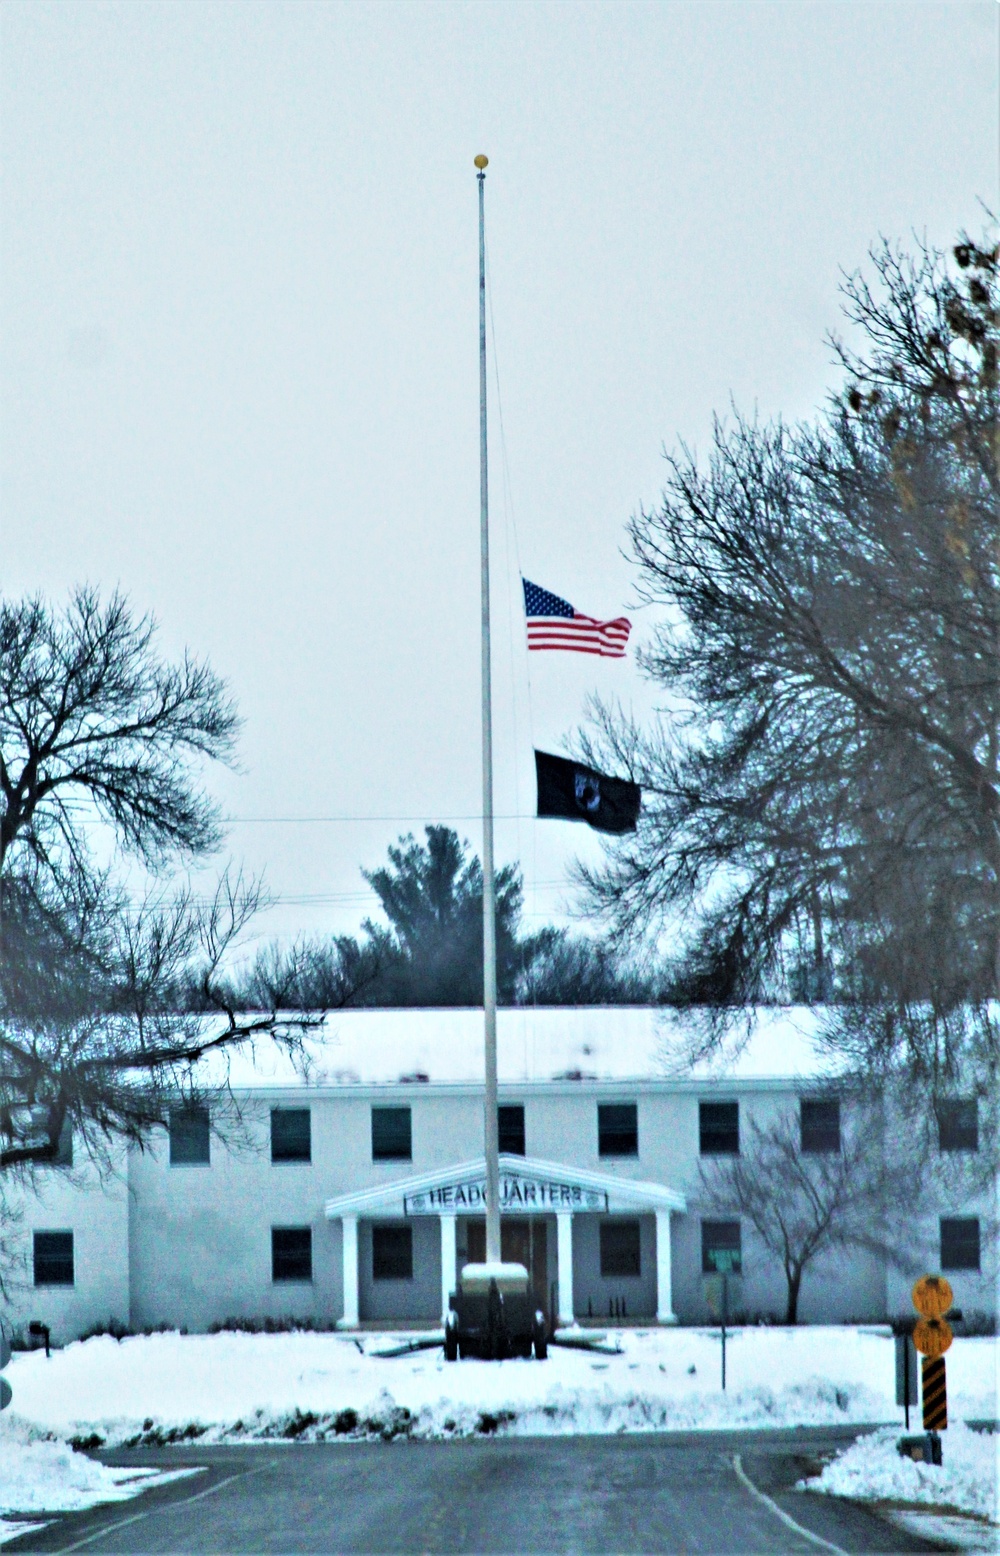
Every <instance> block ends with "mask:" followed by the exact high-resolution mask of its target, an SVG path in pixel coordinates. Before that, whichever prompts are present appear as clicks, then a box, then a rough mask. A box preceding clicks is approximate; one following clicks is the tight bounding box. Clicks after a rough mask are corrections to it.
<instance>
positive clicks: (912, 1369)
mask: <svg viewBox="0 0 1000 1556" xmlns="http://www.w3.org/2000/svg"><path fill="white" fill-rule="evenodd" d="M919 1388H920V1385H919V1383H918V1382H917V1352H916V1349H915V1347H914V1345H913V1340H912V1337H911V1336H910V1335H909V1334H897V1336H896V1404H897V1405H902V1407H903V1409H904V1410H905V1412H906V1430H907V1431H909V1430H910V1406H911V1405H915V1404H916V1403H917V1400H918V1399H919V1397H920V1394H919Z"/></svg>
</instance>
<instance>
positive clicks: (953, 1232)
mask: <svg viewBox="0 0 1000 1556" xmlns="http://www.w3.org/2000/svg"><path fill="white" fill-rule="evenodd" d="M941 1268H942V1269H943V1270H978V1269H979V1218H978V1217H977V1216H942V1217H941Z"/></svg>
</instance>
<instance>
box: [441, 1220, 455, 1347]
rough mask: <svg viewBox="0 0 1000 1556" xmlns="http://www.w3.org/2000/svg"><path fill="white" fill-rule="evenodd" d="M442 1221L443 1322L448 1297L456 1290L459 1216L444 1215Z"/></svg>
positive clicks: (445, 1315)
mask: <svg viewBox="0 0 1000 1556" xmlns="http://www.w3.org/2000/svg"><path fill="white" fill-rule="evenodd" d="M439 1220H440V1222H441V1322H442V1324H443V1323H444V1322H445V1320H446V1319H447V1317H448V1298H449V1297H450V1296H451V1294H452V1292H453V1291H454V1290H455V1274H456V1271H455V1265H456V1262H457V1259H456V1253H455V1227H456V1225H457V1222H458V1217H457V1216H453V1215H442V1216H441V1217H439Z"/></svg>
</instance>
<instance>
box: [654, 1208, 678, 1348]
mask: <svg viewBox="0 0 1000 1556" xmlns="http://www.w3.org/2000/svg"><path fill="white" fill-rule="evenodd" d="M656 1322H657V1323H658V1324H676V1322H677V1315H676V1313H675V1312H674V1292H673V1270H672V1268H671V1264H670V1211H669V1210H658V1211H657V1212H656Z"/></svg>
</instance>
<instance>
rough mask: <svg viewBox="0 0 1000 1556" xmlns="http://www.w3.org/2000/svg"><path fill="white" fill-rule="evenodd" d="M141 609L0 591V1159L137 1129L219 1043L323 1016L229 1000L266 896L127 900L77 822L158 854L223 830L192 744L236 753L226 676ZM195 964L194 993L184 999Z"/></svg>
mask: <svg viewBox="0 0 1000 1556" xmlns="http://www.w3.org/2000/svg"><path fill="white" fill-rule="evenodd" d="M153 632H154V629H153V624H152V622H151V621H150V619H149V618H141V619H137V618H136V617H135V616H134V615H133V613H132V611H131V609H130V607H129V605H128V602H127V601H126V600H124V599H123V598H122V597H121V596H119V595H114V596H113V597H112V598H111V600H110V601H109V602H108V603H107V604H106V605H102V604H101V602H100V600H99V598H98V596H97V594H96V592H95V591H93V590H90V589H81V590H79V591H77V593H76V594H75V595H74V596H73V598H72V600H71V602H70V605H69V607H68V609H67V610H65V611H64V612H62V613H57V612H54V611H52V610H51V609H50V608H49V607H48V606H47V605H46V604H45V603H44V602H42V601H40V600H37V599H34V600H28V601H24V602H21V603H13V604H12V603H7V604H4V605H3V606H2V607H0V804H2V811H0V1059H2V1063H0V1170H3V1171H6V1172H15V1173H21V1174H24V1173H30V1172H31V1170H32V1169H33V1168H34V1167H35V1166H39V1165H43V1164H51V1163H53V1162H56V1161H57V1160H58V1158H59V1152H60V1138H61V1136H62V1134H63V1131H64V1129H65V1127H66V1126H67V1125H71V1126H72V1127H73V1129H74V1130H75V1131H77V1132H78V1133H79V1134H80V1135H81V1137H82V1139H83V1140H84V1141H85V1142H86V1144H87V1146H88V1149H90V1150H91V1151H92V1152H93V1153H94V1154H95V1157H99V1155H100V1153H101V1151H102V1150H105V1149H106V1148H107V1147H108V1146H109V1144H110V1143H111V1142H113V1141H115V1140H120V1139H125V1140H129V1141H134V1142H135V1143H137V1144H140V1145H141V1144H143V1142H144V1141H145V1140H146V1138H147V1137H148V1134H149V1131H150V1130H151V1129H152V1128H153V1127H155V1126H156V1125H158V1124H162V1123H164V1122H165V1121H166V1118H167V1114H168V1109H169V1099H170V1098H171V1097H173V1098H175V1099H176V1097H177V1096H178V1095H183V1094H187V1095H189V1096H190V1095H192V1094H193V1092H194V1090H195V1085H196V1079H195V1077H196V1073H197V1071H196V1066H197V1065H198V1063H199V1061H201V1060H202V1059H203V1058H204V1057H205V1056H206V1055H207V1054H208V1053H210V1052H211V1051H213V1050H225V1049H226V1048H229V1047H232V1046H233V1045H235V1044H238V1043H242V1042H245V1041H248V1040H252V1039H254V1038H255V1037H258V1036H261V1035H264V1034H267V1035H269V1036H276V1037H278V1038H283V1039H284V1040H286V1041H289V1042H291V1041H294V1040H295V1037H296V1035H297V1034H300V1033H301V1032H302V1031H303V1030H304V1029H305V1028H307V1027H309V1026H310V1025H312V1024H314V1022H315V1019H316V1018H315V1017H312V1018H310V1017H306V1016H303V1015H297V1016H294V1017H292V1018H290V1019H282V1018H281V1017H280V1016H279V1015H278V1013H277V1011H276V1010H274V1009H271V1010H268V1011H265V1012H263V1013H261V1014H259V1015H246V1014H244V1015H239V1014H238V1013H237V1012H236V1010H235V1009H234V1008H233V1006H232V1002H231V1000H230V999H229V998H228V990H227V982H226V976H225V968H226V963H227V960H228V958H229V957H230V956H231V954H232V952H233V950H234V948H235V946H236V945H237V944H238V942H239V939H240V936H241V935H242V933H243V931H244V930H245V928H246V926H247V924H248V922H249V921H250V919H251V918H252V916H253V915H254V913H255V912H256V911H257V910H258V909H259V907H260V906H261V890H260V886H259V884H258V883H255V882H248V881H245V880H244V879H243V878H242V876H240V875H239V874H237V875H235V876H232V875H230V874H228V873H227V874H225V875H224V876H223V877H222V880H221V882H220V884H219V886H218V889H217V891H216V892H215V894H214V896H213V897H212V898H211V900H210V901H209V902H208V904H207V905H200V904H198V903H196V901H195V900H194V898H193V897H192V895H191V894H190V893H189V892H186V891H182V892H180V893H172V892H171V890H170V889H169V887H163V888H161V889H158V890H155V891H154V892H152V893H151V894H150V895H149V896H147V897H146V899H145V900H144V902H143V903H142V904H141V905H140V906H139V907H138V908H137V909H136V908H133V907H132V906H131V905H130V903H129V900H128V897H127V895H126V893H125V892H124V890H123V889H122V887H121V886H120V885H119V884H116V881H115V879H114V878H113V876H112V874H111V873H110V871H109V870H108V869H106V868H99V867H98V866H97V864H96V863H95V855H94V850H93V848H92V847H91V845H90V842H89V840H88V836H87V830H86V829H87V827H88V825H89V823H90V822H92V821H93V820H94V819H99V820H102V821H103V822H105V823H106V824H107V825H108V827H110V829H111V832H112V835H113V837H114V840H115V842H116V843H117V845H118V847H119V848H120V849H122V850H124V851H125V852H126V853H130V854H132V855H135V856H138V858H139V859H140V860H141V861H142V863H143V864H144V865H145V866H146V867H148V868H149V869H150V870H152V871H153V872H154V875H155V873H156V872H161V873H163V872H165V871H166V869H167V867H168V866H170V865H172V864H176V862H177V861H178V860H179V859H197V858H200V857H203V856H204V855H206V854H208V853H210V852H211V851H212V850H214V849H215V848H216V847H217V845H218V843H219V841H220V837H221V832H220V826H219V817H218V812H217V808H216V807H215V806H214V804H213V803H212V802H211V800H210V799H209V798H208V796H207V794H206V793H205V792H204V790H203V788H202V786H201V782H200V774H199V771H198V767H199V764H200V762H201V761H203V760H204V759H206V758H208V759H216V760H222V761H231V760H232V758H233V747H234V741H235V735H236V731H237V727H238V721H237V717H236V712H235V709H234V706H233V704H232V701H231V699H230V698H229V696H228V693H227V692H226V689H225V687H224V685H223V683H222V682H221V681H220V680H218V678H217V677H216V676H215V675H214V674H213V673H212V671H211V670H210V669H208V668H207V667H206V666H204V665H199V664H197V663H195V662H194V661H193V660H191V659H190V658H188V657H185V658H184V660H183V662H182V663H181V664H180V665H179V666H171V665H165V664H163V663H162V662H161V661H160V660H159V659H158V658H157V657H156V654H155V652H154V649H153ZM192 983H195V984H196V985H197V987H198V989H199V995H200V998H199V1003H200V1006H201V1010H200V1012H199V1013H197V1014H188V1015H184V1014H183V1013H182V1011H183V1000H182V998H181V993H182V991H183V990H185V989H188V988H190V986H191V984H192Z"/></svg>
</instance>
